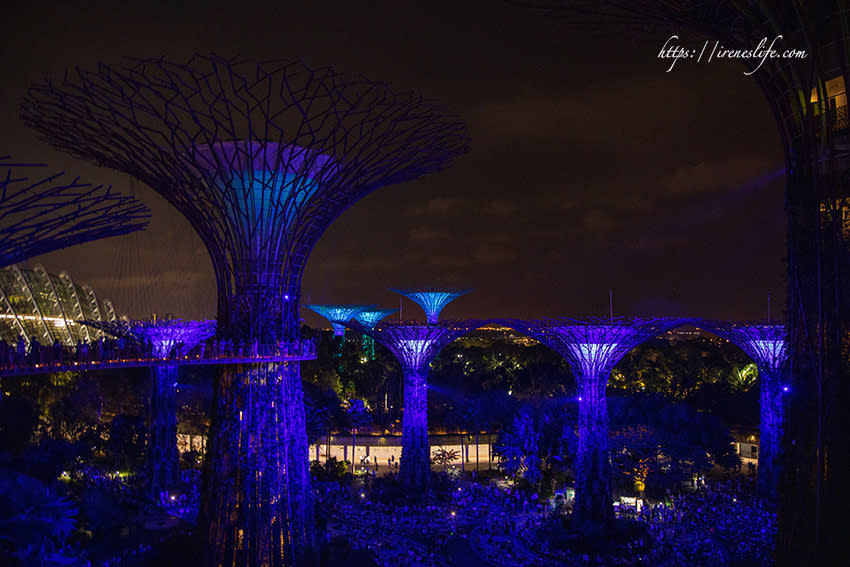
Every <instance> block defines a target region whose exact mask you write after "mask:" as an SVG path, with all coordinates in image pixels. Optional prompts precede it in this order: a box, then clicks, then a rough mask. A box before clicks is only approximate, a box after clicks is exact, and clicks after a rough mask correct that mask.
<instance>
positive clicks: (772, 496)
mask: <svg viewBox="0 0 850 567" xmlns="http://www.w3.org/2000/svg"><path fill="white" fill-rule="evenodd" d="M759 381H760V382H761V386H760V388H759V412H760V414H761V416H760V422H759V459H758V465H759V466H758V495H759V497H760V498H761V499H762V501H763V502H765V503H767V504H768V506H770V507H771V508H773V507H774V506H775V505H776V502H777V497H778V492H777V488H778V481H779V474H780V470H781V465H782V425H783V421H784V413H785V412H784V408H783V407H782V404H783V402H784V396H783V391H782V383H781V374H778V373H776V372H769V371H768V372H762V374H761V376H760V379H759Z"/></svg>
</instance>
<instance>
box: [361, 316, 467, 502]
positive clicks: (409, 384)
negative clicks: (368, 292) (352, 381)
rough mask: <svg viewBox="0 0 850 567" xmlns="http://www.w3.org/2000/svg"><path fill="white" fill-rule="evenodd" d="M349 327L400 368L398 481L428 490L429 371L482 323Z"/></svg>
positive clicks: (429, 451) (429, 458) (454, 322)
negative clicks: (446, 348)
mask: <svg viewBox="0 0 850 567" xmlns="http://www.w3.org/2000/svg"><path fill="white" fill-rule="evenodd" d="M347 325H348V326H349V327H351V328H352V329H355V330H357V331H359V332H361V333H363V334H367V335H369V336H371V337H372V338H373V339H375V340H376V341H377V342H379V343H381V344H382V345H384V346H385V347H387V348H388V349H389V350H390V351H391V352H392V353H393V354H394V355H395V357H396V358H397V359H398V362H399V364H400V365H401V370H402V374H403V376H404V378H403V379H404V413H403V416H402V438H401V463H400V464H399V478H400V480H401V481H402V483H404V485H405V486H406V487H408V488H409V489H410V490H413V491H422V490H425V489H426V488H427V487H428V484H429V477H430V474H429V472H430V470H431V446H430V445H429V443H428V367H429V365H430V364H431V362H432V361H433V360H434V359H435V358H436V357H437V355H438V354H439V353H440V351H441V350H442V349H443V347H444V346H446V345H447V344H449V343H450V342H452V341H453V340H455V339H457V338H458V337H461V336H463V335H465V334H466V333H468V332H470V331H473V330H475V329H476V328H478V327H479V326H480V323H479V322H476V321H449V322H447V321H443V322H441V323H437V324H433V325H406V324H400V323H391V324H387V323H383V324H381V325H378V326H376V327H373V328H367V327H365V326H364V325H361V324H360V323H359V322H357V321H350V322H349V323H347Z"/></svg>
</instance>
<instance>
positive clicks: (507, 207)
mask: <svg viewBox="0 0 850 567" xmlns="http://www.w3.org/2000/svg"><path fill="white" fill-rule="evenodd" d="M516 210H517V207H516V205H514V204H512V203H508V202H506V201H490V202H488V203H487V204H486V205H484V207H483V209H482V212H484V213H486V214H488V215H492V216H494V217H502V216H507V215H510V214H513V213H515V212H516Z"/></svg>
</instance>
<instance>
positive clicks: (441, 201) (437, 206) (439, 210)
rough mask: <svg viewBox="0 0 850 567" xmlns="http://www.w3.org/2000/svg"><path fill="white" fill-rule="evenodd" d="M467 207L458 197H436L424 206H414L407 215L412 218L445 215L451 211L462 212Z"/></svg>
mask: <svg viewBox="0 0 850 567" xmlns="http://www.w3.org/2000/svg"><path fill="white" fill-rule="evenodd" d="M464 207H466V202H465V201H464V200H463V199H458V198H457V197H434V198H433V199H431V200H430V201H428V202H427V203H425V204H424V205H420V204H416V205H412V206H411V207H410V208H409V209H408V210H407V214H409V215H411V216H419V215H438V216H439V215H444V214H446V213H448V212H451V211H455V210H457V211H460V210H463V209H464Z"/></svg>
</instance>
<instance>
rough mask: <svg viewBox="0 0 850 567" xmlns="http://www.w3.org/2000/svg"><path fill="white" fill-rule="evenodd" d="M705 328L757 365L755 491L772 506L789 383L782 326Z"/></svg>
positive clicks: (718, 324)
mask: <svg viewBox="0 0 850 567" xmlns="http://www.w3.org/2000/svg"><path fill="white" fill-rule="evenodd" d="M701 325H702V324H701ZM704 328H705V329H706V330H707V331H710V332H712V333H715V334H717V335H718V336H721V337H723V338H724V339H727V340H728V341H730V342H731V343H734V344H735V345H737V346H739V347H740V348H741V350H743V351H744V352H745V353H747V355H748V356H749V357H750V358H752V359H753V361H754V362H755V363H756V365H757V366H758V369H759V452H758V463H759V464H758V493H759V496H760V497H761V498H762V499H763V500H764V501H765V502H766V503H767V504H769V505H771V506H773V505H774V504H775V503H776V499H777V496H778V494H777V488H778V483H779V474H780V471H781V462H782V459H781V456H782V430H783V423H784V421H785V408H784V399H785V395H786V394H787V393H788V383H789V376H788V374H787V371H788V367H787V363H788V341H787V339H786V334H785V326H784V325H775V324H745V323H726V322H723V321H712V322H706V323H705V324H704Z"/></svg>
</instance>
